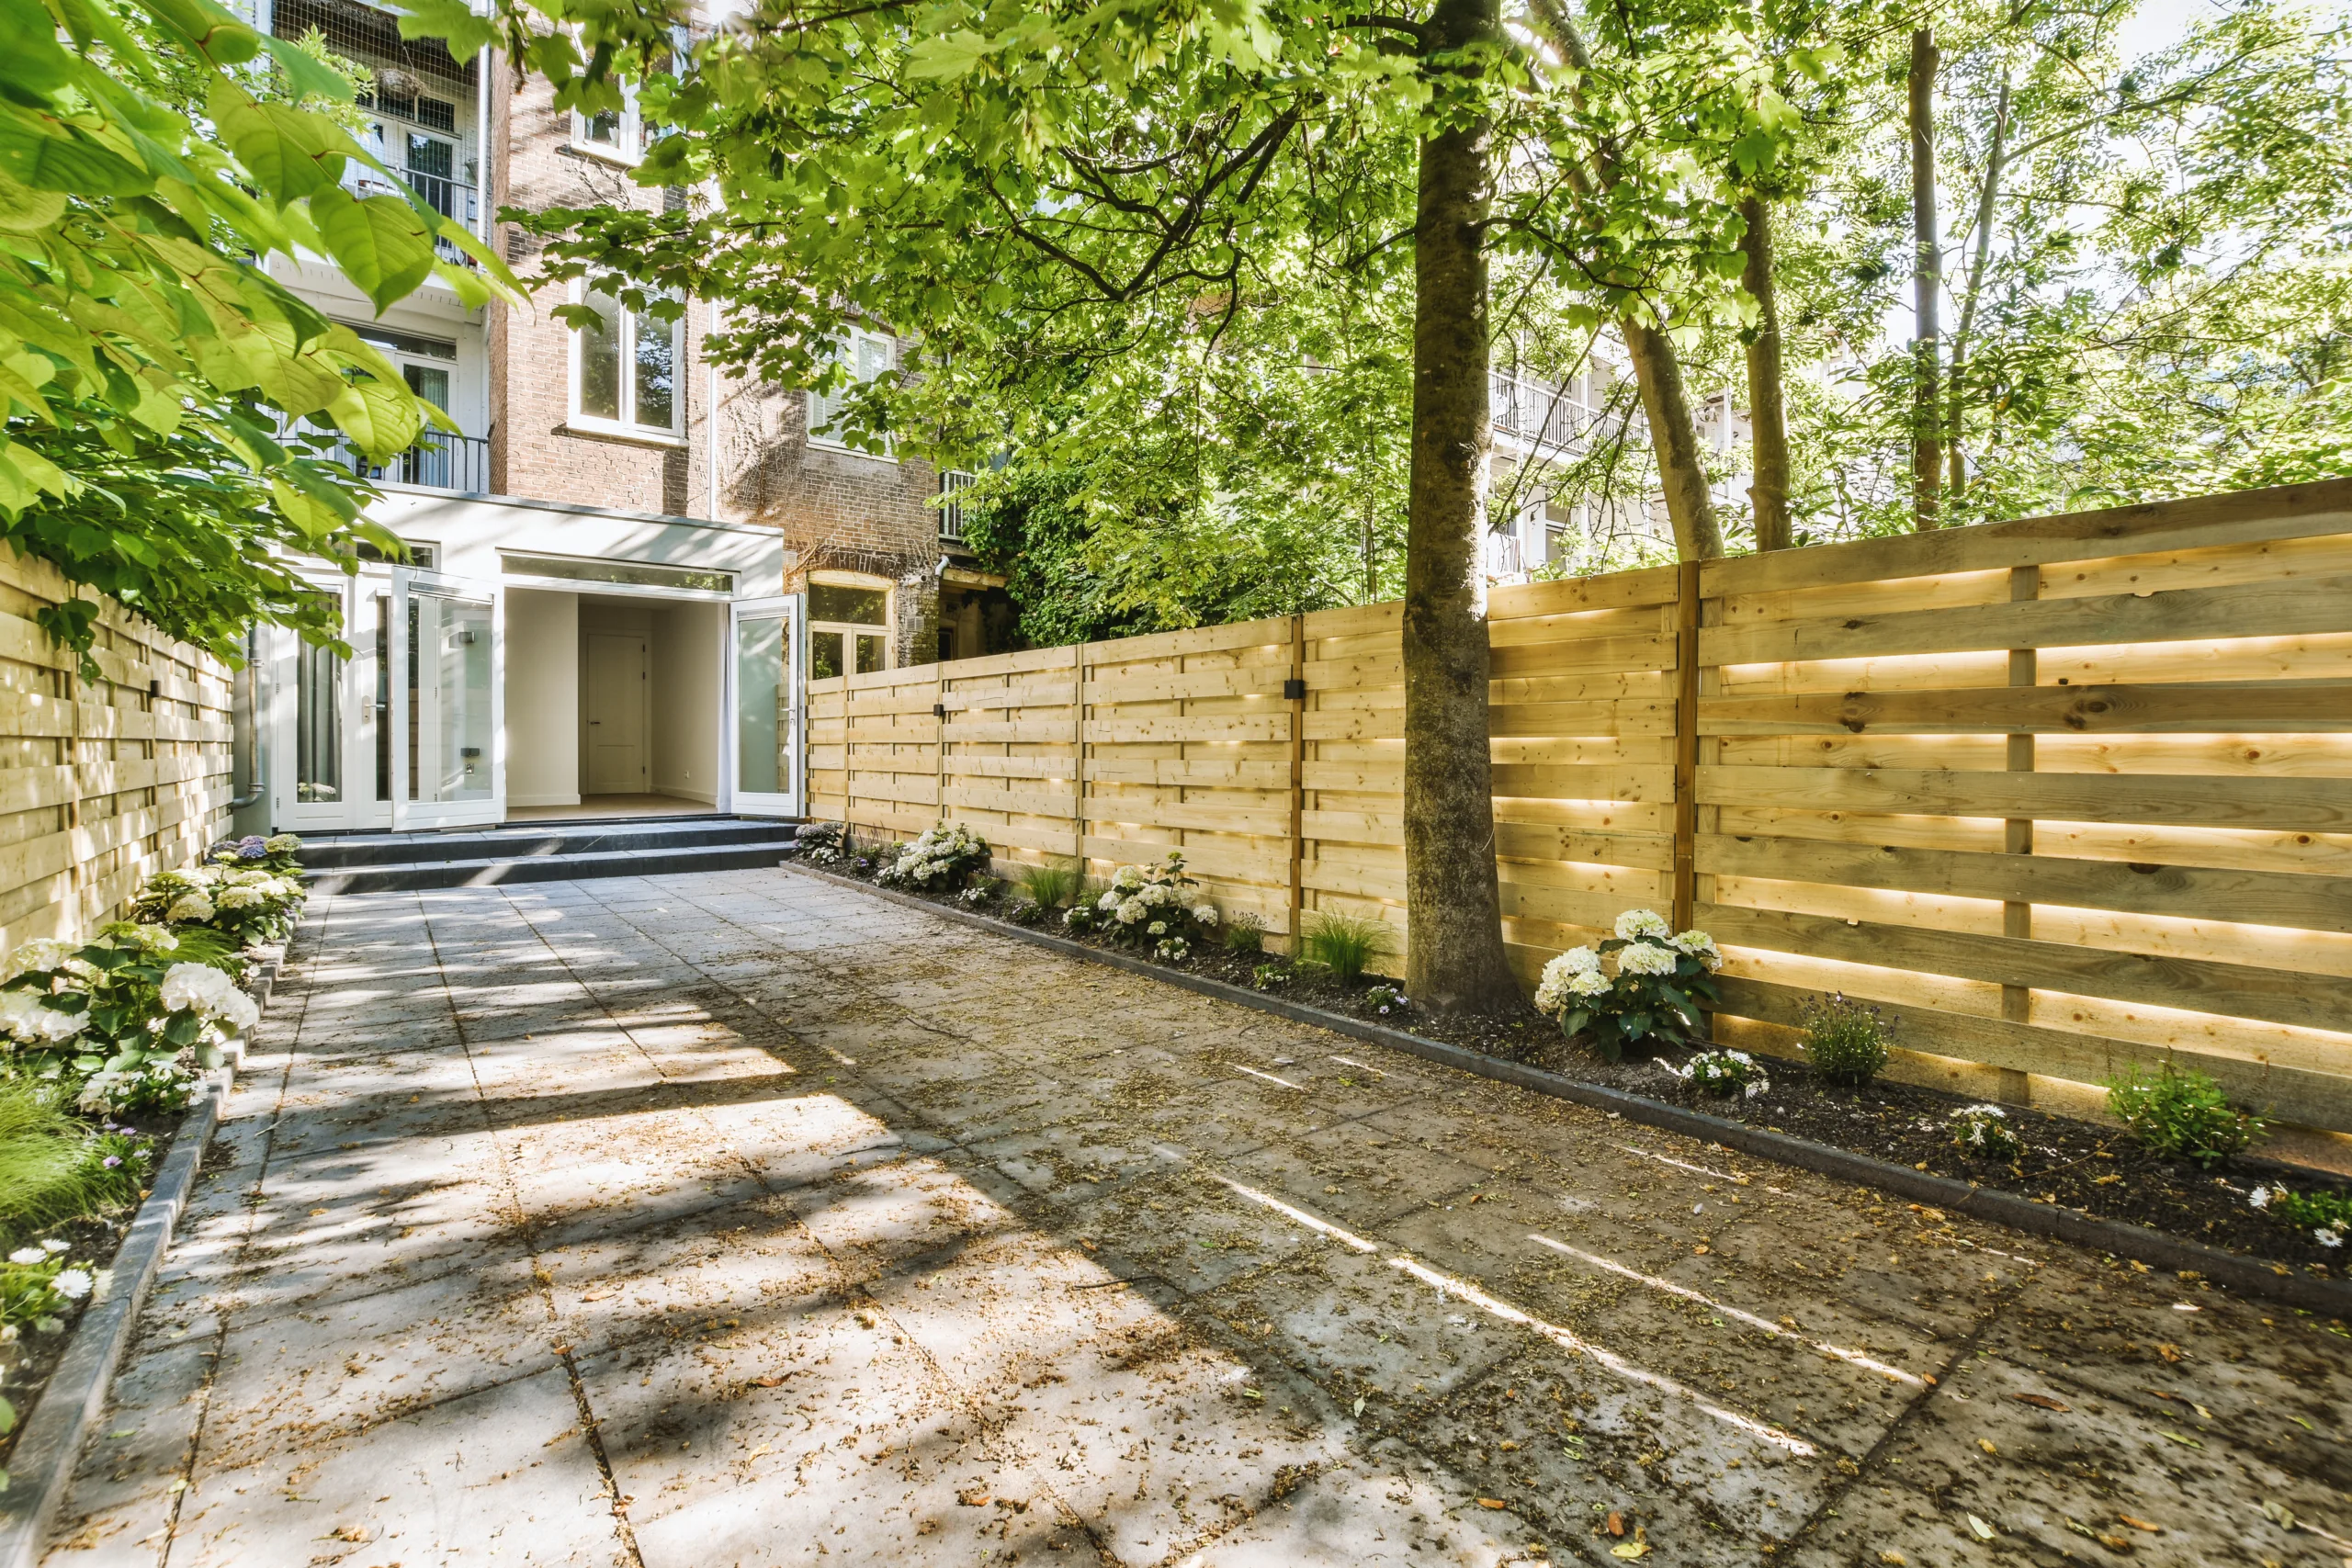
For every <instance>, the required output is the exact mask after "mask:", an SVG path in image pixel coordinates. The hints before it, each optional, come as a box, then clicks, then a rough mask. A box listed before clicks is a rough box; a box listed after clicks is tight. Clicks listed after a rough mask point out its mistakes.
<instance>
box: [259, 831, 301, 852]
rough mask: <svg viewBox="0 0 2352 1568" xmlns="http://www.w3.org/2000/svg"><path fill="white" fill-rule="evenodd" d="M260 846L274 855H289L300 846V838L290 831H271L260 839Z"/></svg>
mask: <svg viewBox="0 0 2352 1568" xmlns="http://www.w3.org/2000/svg"><path fill="white" fill-rule="evenodd" d="M261 847H262V848H263V849H266V850H267V851H268V852H270V853H271V854H274V855H290V854H292V853H294V852H296V851H298V850H300V848H301V847H302V840H300V839H298V838H296V837H295V836H294V835H293V834H291V833H273V834H271V835H270V836H269V837H268V838H266V839H264V840H262V841H261Z"/></svg>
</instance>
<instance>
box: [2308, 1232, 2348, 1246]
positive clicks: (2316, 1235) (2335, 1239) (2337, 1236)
mask: <svg viewBox="0 0 2352 1568" xmlns="http://www.w3.org/2000/svg"><path fill="white" fill-rule="evenodd" d="M2312 1240H2313V1241H2315V1242H2317V1243H2319V1244H2320V1245H2321V1246H2322V1247H2342V1246H2343V1245H2344V1233H2343V1232H2342V1231H2316V1230H2315V1231H2313V1232H2312Z"/></svg>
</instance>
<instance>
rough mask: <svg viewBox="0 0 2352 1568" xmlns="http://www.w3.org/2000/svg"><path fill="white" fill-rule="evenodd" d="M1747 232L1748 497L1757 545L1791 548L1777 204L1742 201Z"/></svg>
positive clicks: (1751, 198) (1743, 243)
mask: <svg viewBox="0 0 2352 1568" xmlns="http://www.w3.org/2000/svg"><path fill="white" fill-rule="evenodd" d="M1739 215H1740V216H1741V217H1743V218H1745V219H1747V233H1746V234H1745V235H1744V236H1742V237H1741V239H1740V242H1739V249H1740V253H1741V254H1743V255H1744V256H1746V257H1747V266H1746V268H1745V269H1744V270H1743V271H1742V272H1741V274H1740V282H1741V283H1742V284H1743V285H1744V286H1746V288H1747V292H1748V296H1749V297H1750V298H1751V299H1754V300H1755V301H1756V312H1757V315H1756V335H1755V336H1753V337H1751V338H1749V339H1748V341H1747V429H1748V437H1749V443H1750V446H1751V447H1752V449H1753V451H1754V454H1755V461H1754V468H1755V477H1754V479H1753V481H1752V482H1751V483H1750V484H1749V485H1748V487H1747V499H1748V502H1749V503H1750V504H1751V505H1752V506H1753V507H1754V508H1755V512H1756V547H1757V548H1758V549H1759V550H1785V549H1787V548H1788V547H1789V545H1790V543H1791V536H1790V532H1789V423H1788V402H1787V399H1786V397H1785V395H1784V389H1783V384H1782V382H1781V303H1780V298H1779V295H1778V294H1777V293H1776V291H1775V290H1774V289H1773V287H1772V209H1771V207H1770V205H1769V204H1768V203H1767V202H1766V201H1765V199H1764V198H1763V197H1760V196H1758V195H1756V194H1755V193H1754V192H1752V191H1751V192H1750V193H1749V194H1748V195H1747V197H1743V198H1742V199H1741V201H1740V204H1739Z"/></svg>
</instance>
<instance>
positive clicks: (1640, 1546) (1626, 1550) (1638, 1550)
mask: <svg viewBox="0 0 2352 1568" xmlns="http://www.w3.org/2000/svg"><path fill="white" fill-rule="evenodd" d="M1649 1554H1650V1549H1649V1543H1648V1542H1646V1541H1640V1540H1621V1541H1619V1542H1618V1543H1617V1544H1616V1545H1614V1546H1612V1547H1611V1548H1610V1549H1609V1555H1610V1556H1611V1557H1623V1558H1627V1559H1631V1558H1635V1557H1647V1556H1648V1555H1649Z"/></svg>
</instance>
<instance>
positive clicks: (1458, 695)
mask: <svg viewBox="0 0 2352 1568" xmlns="http://www.w3.org/2000/svg"><path fill="white" fill-rule="evenodd" d="M1424 27H1425V29H1426V31H1425V33H1424V41H1423V53H1424V55H1425V56H1426V55H1429V54H1434V53H1436V52H1439V51H1451V50H1458V49H1460V48H1462V47H1463V46H1464V45H1465V44H1468V43H1471V42H1474V41H1480V40H1493V41H1499V40H1500V39H1501V36H1502V16H1501V8H1500V6H1499V4H1498V0H1438V5H1437V7H1436V9H1435V10H1434V11H1433V12H1432V13H1431V14H1430V17H1429V20H1428V21H1427V22H1426V23H1425V24H1424ZM1491 135H1492V128H1491V127H1490V126H1489V125H1488V124H1487V122H1486V121H1485V120H1484V119H1483V118H1478V119H1473V120H1471V121H1470V122H1468V123H1466V124H1459V125H1455V126H1453V127H1450V128H1449V129H1446V130H1442V131H1440V132H1438V133H1437V134H1435V135H1433V136H1431V137H1430V138H1429V139H1428V140H1426V141H1423V142H1422V143H1421V146H1420V172H1419V210H1418V215H1417V219H1416V221H1415V225H1414V253H1413V273H1414V319H1413V446H1412V475H1411V485H1410V500H1409V511H1408V519H1407V525H1406V552H1405V626H1404V642H1405V737H1406V746H1405V897H1406V900H1407V905H1408V908H1409V910H1410V911H1411V913H1410V917H1409V927H1408V942H1407V944H1406V955H1405V988H1406V990H1407V991H1408V992H1409V993H1410V994H1411V995H1412V997H1413V998H1414V999H1415V1000H1416V1001H1417V1002H1419V1004H1420V1005H1422V1006H1424V1007H1427V1008H1429V1009H1430V1010H1431V1011H1433V1012H1454V1013H1459V1012H1488V1011H1495V1010H1499V1009H1502V1008H1504V1007H1508V1006H1513V1005H1516V1004H1517V1003H1518V1001H1519V999H1520V993H1519V987H1518V983H1517V982H1516V980H1515V979H1514V978H1513V976H1512V975H1511V971H1510V963H1509V961H1508V959H1507V958H1506V957H1505V955H1504V953H1503V939H1502V906H1501V898H1500V896H1499V893H1498V889H1497V886H1496V875H1495V807H1494V767H1493V761H1492V756H1491V753H1490V750H1489V747H1488V739H1487V581H1486V575H1485V570H1484V563H1483V561H1482V560H1481V558H1480V546H1481V545H1482V544H1483V543H1484V542H1485V538H1486V533H1487V461H1488V442H1489V434H1488V429H1487V354H1488V341H1487V338H1488V327H1489V323H1488V321H1487V257H1486V234H1485V224H1486V220H1487V209H1488V204H1489V202H1490V200H1491V198H1492V194H1493V183H1492V175H1491V174H1490V168H1491V161H1492V156H1493V150H1492V148H1491V147H1490V146H1489V141H1490V139H1491Z"/></svg>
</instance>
